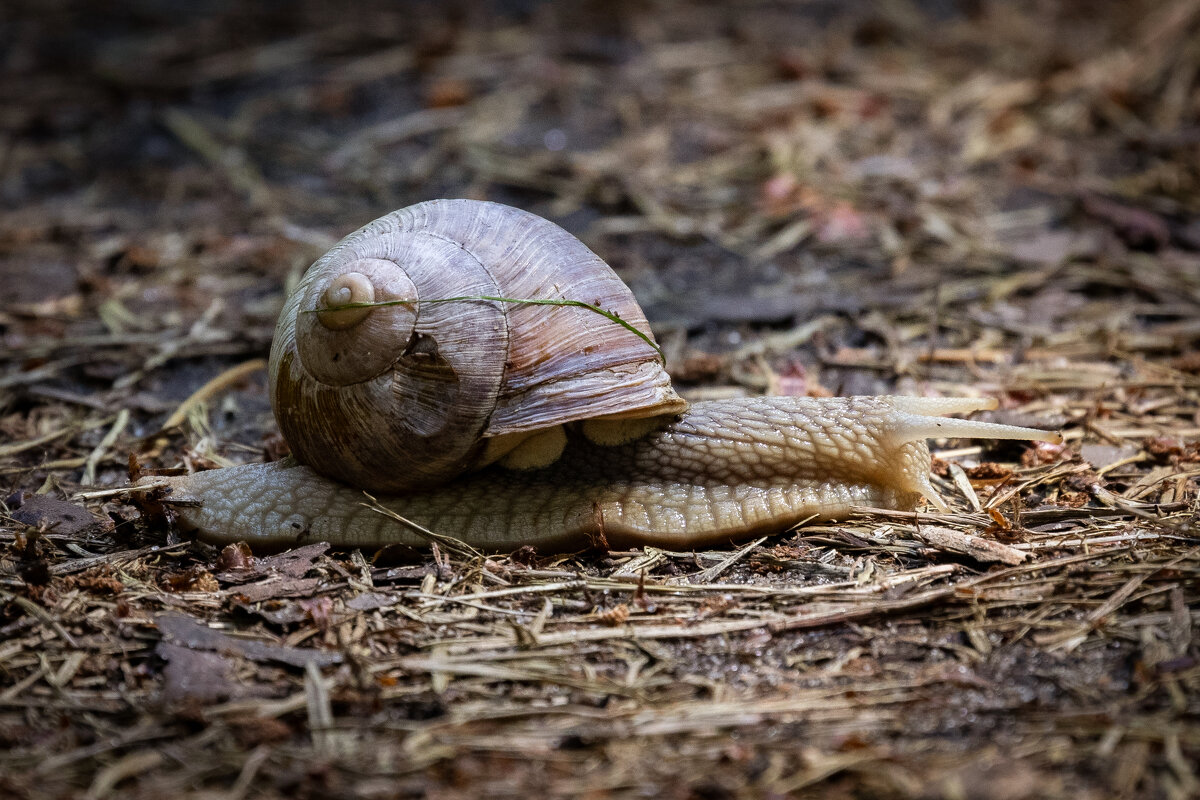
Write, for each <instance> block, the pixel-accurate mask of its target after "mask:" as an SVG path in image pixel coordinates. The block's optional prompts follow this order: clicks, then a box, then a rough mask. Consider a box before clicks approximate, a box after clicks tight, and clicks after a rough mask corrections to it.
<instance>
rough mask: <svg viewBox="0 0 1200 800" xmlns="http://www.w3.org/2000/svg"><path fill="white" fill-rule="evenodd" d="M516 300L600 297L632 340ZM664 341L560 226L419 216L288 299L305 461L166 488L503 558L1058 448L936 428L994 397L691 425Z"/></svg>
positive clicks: (279, 335) (339, 250)
mask: <svg viewBox="0 0 1200 800" xmlns="http://www.w3.org/2000/svg"><path fill="white" fill-rule="evenodd" d="M460 272H461V273H462V274H463V275H465V278H463V279H462V280H461V281H459V279H458V278H457V277H456V276H458V275H459V273H460ZM456 281H459V282H456ZM447 298H459V300H457V301H456V302H440V301H442V300H445V299H447ZM463 298H469V299H463ZM498 298H521V299H533V300H568V301H583V302H585V303H587V304H588V305H591V306H594V307H599V308H603V309H605V310H607V311H609V312H611V313H612V314H614V315H616V316H618V317H619V318H620V319H621V320H623V321H624V323H626V324H625V325H624V326H622V325H616V324H614V323H613V321H612V320H611V319H610V318H606V317H604V316H601V315H599V314H596V313H595V312H594V310H591V309H587V308H580V307H572V306H566V307H564V306H560V305H550V306H546V305H529V304H524V303H510V302H508V301H507V300H500V299H498ZM433 300H437V301H439V302H431V301H433ZM380 302H383V303H387V305H374V304H378V303H380ZM652 341H653V340H652V338H651V337H650V330H649V326H648V324H647V323H646V320H645V317H644V315H643V314H642V312H641V310H640V308H638V306H637V304H636V302H635V301H634V299H633V297H632V294H630V293H629V291H628V289H627V288H626V287H625V285H624V284H623V283H622V282H621V281H620V279H619V278H617V277H616V275H615V274H614V273H613V272H612V270H611V269H610V268H609V267H608V266H607V265H606V264H604V262H602V261H600V259H599V258H597V257H596V256H595V255H594V254H593V253H592V252H591V251H590V250H588V249H587V248H586V247H585V246H584V245H583V244H582V243H580V242H579V241H578V240H576V239H575V238H574V237H572V236H570V235H569V234H567V233H566V232H565V231H563V230H562V229H561V228H558V226H555V225H553V224H552V223H549V222H547V221H545V220H542V219H540V218H538V217H535V216H533V215H531V214H527V213H526V212H522V211H518V210H516V209H512V208H508V207H506V206H500V205H496V204H492V203H479V202H474V201H433V202H430V203H423V204H419V205H417V206H413V207H411V208H409V209H402V210H401V211H397V212H393V213H392V214H389V215H388V216H386V217H383V218H381V219H380V220H376V221H375V222H373V223H371V224H370V225H367V226H366V227H364V228H362V229H360V230H359V231H357V232H355V233H353V234H351V235H350V236H348V237H347V238H346V239H344V240H343V241H342V242H341V243H339V244H338V245H336V246H335V247H334V248H333V250H331V251H330V252H329V253H328V254H326V255H325V256H323V257H322V258H321V259H319V260H318V261H317V262H316V263H315V264H314V265H313V267H312V268H310V270H309V272H308V273H306V275H305V277H304V279H302V281H301V284H300V286H299V287H298V288H297V290H296V292H295V293H294V294H293V295H292V297H291V298H290V299H289V300H288V302H287V304H286V305H285V308H284V312H283V314H282V315H281V318H280V323H279V326H278V328H277V331H276V338H275V342H274V345H273V347H272V358H271V378H270V380H271V393H272V404H273V407H274V410H275V414H276V418H277V419H278V421H279V424H280V427H281V429H282V431H283V433H284V436H285V438H286V439H287V440H288V442H289V444H290V445H291V446H292V449H293V453H294V454H295V457H296V461H286V462H282V463H277V464H259V465H247V466H243V467H233V468H227V469H220V470H212V471H208V472H203V473H197V474H193V475H186V476H181V477H177V478H169V479H166V485H168V486H169V487H170V490H171V493H170V496H169V497H168V501H169V502H171V503H172V504H174V505H175V506H176V508H177V509H178V512H179V518H180V520H181V522H182V523H183V525H184V526H185V527H187V528H191V529H194V530H195V531H197V533H198V534H199V535H200V537H201V538H204V539H206V540H209V541H213V542H219V543H223V542H232V541H239V540H244V541H247V542H250V543H258V544H260V545H263V546H269V547H283V546H290V545H294V544H296V543H299V542H303V541H317V540H324V541H329V542H331V543H333V544H335V545H338V546H346V547H362V548H377V547H381V546H385V545H389V544H407V545H420V544H422V543H423V542H424V541H425V539H424V537H422V536H421V535H419V534H417V533H415V532H414V530H413V526H412V525H409V524H406V523H405V522H404V521H402V520H407V521H409V522H411V523H415V524H416V525H418V526H421V527H423V528H426V529H429V530H432V531H434V532H436V533H438V534H443V535H448V536H452V537H455V538H458V539H461V540H462V541H464V542H466V543H468V544H470V545H473V546H476V547H480V548H483V549H487V550H493V551H504V550H512V549H515V548H517V547H521V546H523V545H534V546H537V547H538V548H539V549H543V550H561V549H577V548H579V547H582V546H586V545H587V544H588V542H589V540H590V541H592V542H606V543H608V544H658V545H667V546H673V547H678V548H687V547H693V546H699V545H704V544H710V543H714V542H719V541H725V540H730V539H737V538H744V537H746V536H751V535H755V534H759V533H769V532H775V531H781V530H784V529H785V528H787V527H789V526H791V525H794V524H796V523H798V522H800V521H803V520H805V519H807V518H812V517H820V518H836V517H840V516H844V515H845V514H846V513H848V512H849V511H850V509H851V508H852V507H854V506H877V507H886V508H896V509H912V508H915V507H916V506H917V505H918V504H919V503H920V502H921V501H922V499H924V500H928V501H929V502H931V503H933V504H934V505H937V506H939V507H944V504H943V503H942V501H941V499H940V498H939V497H938V496H937V493H936V491H935V490H934V489H933V486H932V484H931V483H930V480H929V451H928V448H927V446H926V444H925V439H926V438H928V437H986V438H1009V439H1042V440H1048V441H1054V440H1057V439H1058V438H1059V437H1058V436H1057V434H1053V433H1047V432H1045V431H1040V430H1035V429H1029V428H1019V427H1014V426H1008V425H997V424H993V423H986V422H978V421H970V420H959V419H948V418H944V417H942V416H940V415H941V414H945V413H954V412H964V411H972V410H977V409H981V408H988V407H992V406H994V402H991V401H987V400H983V401H981V400H976V399H956V398H908V397H857V398H829V399H813V398H794V397H777V398H745V399H738V400H728V401H713V402H702V403H695V404H692V405H691V406H690V407H689V406H688V404H687V403H685V402H684V401H683V400H682V399H680V398H679V397H678V396H677V395H676V394H675V392H674V391H673V390H672V389H671V386H670V381H669V378H668V377H667V375H666V372H665V370H663V369H662V366H661V362H660V360H659V357H658V354H657V351H656V350H655V348H653V347H651V346H650V344H649V343H651V342H652ZM380 409H382V411H381V410H380ZM297 462H300V463H297ZM364 489H366V490H370V491H371V492H372V493H373V494H376V495H377V499H378V501H379V503H380V504H381V505H382V506H384V507H386V508H388V509H389V510H391V511H392V512H393V516H384V515H382V514H380V513H378V512H377V511H376V510H372V509H371V508H369V507H368V505H367V504H366V502H365V501H366V498H365V497H364V495H363V490H364ZM396 516H398V517H400V518H402V520H401V519H396V518H395V517H396Z"/></svg>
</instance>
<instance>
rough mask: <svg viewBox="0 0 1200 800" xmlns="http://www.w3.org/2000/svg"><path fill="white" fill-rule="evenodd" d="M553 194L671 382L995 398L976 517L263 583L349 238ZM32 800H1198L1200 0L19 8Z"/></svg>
mask: <svg viewBox="0 0 1200 800" xmlns="http://www.w3.org/2000/svg"><path fill="white" fill-rule="evenodd" d="M437 197H475V198H480V199H490V200H497V201H501V202H506V203H510V204H513V205H517V206H520V207H522V208H525V209H527V210H530V211H533V212H535V213H538V214H541V215H543V216H546V217H548V218H550V219H553V220H554V221H556V222H558V223H559V224H561V225H563V226H564V227H566V228H567V229H568V230H570V231H571V232H572V233H574V234H576V235H578V236H580V237H581V238H582V239H583V240H584V241H585V242H586V243H587V244H588V245H589V246H590V247H592V249H594V250H595V251H596V252H597V253H598V254H599V255H600V256H601V257H603V258H604V259H605V260H607V261H608V262H609V263H610V264H612V265H613V267H614V268H615V269H616V270H617V271H618V273H619V274H620V275H621V276H622V277H623V278H624V279H625V280H626V281H627V282H628V283H629V284H630V286H631V287H632V288H633V289H634V292H635V294H636V295H637V297H638V298H639V300H640V301H641V302H642V304H643V307H644V308H645V310H646V313H647V316H648V317H649V319H650V321H651V323H652V324H653V326H654V330H655V332H656V334H657V336H658V338H659V341H660V342H661V343H662V345H663V348H664V351H665V353H666V354H667V357H668V365H669V368H670V370H671V372H672V375H673V377H674V379H675V380H676V382H677V385H678V386H679V387H680V389H681V391H682V392H683V393H684V394H685V395H686V396H687V397H689V398H700V397H716V396H731V395H739V394H760V393H774V394H799V395H805V394H808V395H818V396H820V395H829V394H879V393H903V394H924V395H958V394H965V395H983V396H990V397H995V398H997V399H998V400H999V401H1000V404H1001V407H1000V410H998V411H996V412H993V413H992V414H991V415H990V418H991V419H995V420H999V421H1004V422H1014V423H1018V424H1030V425H1037V426H1040V427H1050V428H1057V429H1061V430H1062V431H1063V432H1064V434H1065V437H1066V441H1065V444H1064V445H1061V446H1055V445H1036V446H1034V445H1027V444H1024V443H1003V444H997V443H989V442H983V443H980V442H955V441H934V442H932V443H931V446H932V448H933V450H934V453H935V458H934V468H935V475H936V478H935V480H936V482H937V484H938V487H939V489H940V490H941V492H942V494H943V495H944V496H945V497H946V498H947V500H948V501H949V502H950V504H951V506H952V510H951V511H950V512H949V513H936V512H934V511H933V510H928V511H922V512H921V513H920V514H912V513H904V514H901V513H888V512H883V511H871V510H864V511H863V512H862V513H859V514H857V515H856V516H854V517H852V518H851V519H848V520H846V521H844V522H841V523H836V524H833V523H822V524H815V523H814V524H808V525H804V526H801V527H799V528H798V529H796V530H791V531H780V532H779V533H778V534H777V535H774V536H770V537H767V538H764V539H759V540H755V541H750V542H735V543H730V544H729V545H728V546H727V547H723V548H717V549H714V550H708V551H699V552H670V551H663V550H658V549H654V548H645V549H644V550H636V551H627V552H626V551H620V552H600V553H596V552H591V553H580V554H574V555H567V556H557V555H554V554H548V553H529V552H519V553H517V554H514V555H512V556H506V555H495V556H485V557H478V558H476V557H463V556H459V555H456V554H455V553H450V552H446V551H445V550H439V549H437V548H434V549H432V550H431V551H428V552H424V553H422V554H420V555H419V556H418V557H416V559H415V560H413V559H411V558H410V559H409V560H407V561H404V560H396V559H393V558H389V557H388V555H387V554H386V553H385V554H383V555H382V556H377V555H376V554H374V553H361V552H357V551H353V552H338V551H334V550H330V549H328V548H327V547H325V546H324V545H321V544H316V545H310V546H307V547H304V548H301V549H298V550H293V551H289V552H286V553H282V554H277V555H264V556H261V557H257V558H256V557H249V558H247V557H245V555H244V554H242V553H240V551H237V550H236V549H234V550H229V551H226V552H224V553H222V552H221V551H220V550H218V549H216V548H213V547H210V546H208V545H204V544H201V543H197V542H193V541H188V540H186V539H185V538H182V537H181V536H180V535H179V534H178V533H177V532H174V531H171V530H170V529H169V528H168V526H166V525H165V524H164V523H162V522H161V521H155V520H153V519H151V518H149V517H146V516H143V515H142V513H141V511H140V510H139V507H138V505H136V504H135V502H134V496H132V495H131V494H130V493H129V492H128V491H124V488H125V487H127V486H128V485H129V483H128V482H129V474H130V469H131V463H132V462H131V456H132V457H133V461H136V463H137V464H138V467H137V468H138V469H160V468H170V467H185V468H188V469H202V468H208V467H214V466H221V465H227V464H231V463H239V462H247V461H257V460H263V459H273V458H278V457H280V456H281V455H283V454H284V453H285V452H286V444H284V442H283V441H282V439H281V437H280V436H279V433H278V429H277V427H276V425H275V423H274V421H273V420H272V418H271V414H270V408H269V403H268V400H267V397H266V376H265V373H264V371H263V369H262V363H263V362H262V359H264V358H265V356H266V354H267V351H268V349H269V345H270V341H271V336H272V331H273V328H274V323H275V318H276V316H277V314H278V312H279V309H280V307H281V305H282V302H283V298H284V296H285V291H286V287H288V286H289V285H291V284H293V283H294V282H295V281H296V279H297V278H298V276H299V275H300V274H301V273H302V272H303V270H304V269H305V268H306V267H307V265H308V264H309V263H311V262H312V261H313V260H314V259H315V258H316V257H317V256H318V255H320V254H321V253H322V252H324V250H326V249H327V248H328V247H329V246H330V245H331V244H333V243H334V242H335V241H336V240H337V239H338V238H340V237H341V236H343V235H345V234H346V233H348V232H350V231H351V230H353V229H355V228H357V227H359V226H360V225H362V224H364V223H365V222H367V221H369V220H371V219H373V218H375V217H377V216H380V215H382V214H383V213H386V212H387V211H390V210H392V209H395V208H399V207H402V206H405V205H409V204H411V203H414V202H418V201H421V200H427V199H432V198H437ZM0 208H2V209H3V211H2V213H0V279H2V281H0V284H2V285H3V286H4V287H5V290H4V305H3V307H0V492H2V493H0V499H3V501H4V503H5V505H4V508H3V515H2V516H0V795H2V796H5V797H17V798H39V799H40V798H57V797H88V798H104V797H129V798H159V797H168V796H170V797H213V798H217V797H219V798H243V797H265V798H271V797H279V798H285V797H286V798H310V797H311V798H391V797H409V796H426V797H481V796H489V797H528V796H530V795H531V794H533V795H534V796H546V797H565V796H588V797H608V796H645V797H664V798H722V797H737V796H753V797H784V796H794V795H800V794H804V795H806V796H808V795H811V796H821V797H878V798H888V797H896V798H989V799H994V800H1018V798H1057V797H1062V798H1112V797H1117V798H1141V797H1146V798H1172V799H1174V798H1187V797H1197V796H1200V767H1198V766H1197V764H1200V636H1198V635H1197V621H1198V620H1200V529H1198V523H1197V509H1198V505H1200V402H1198V398H1200V0H1163V1H1162V2H1152V1H1151V0H1143V1H1142V2H1115V1H1113V2H1102V3H1085V2H1071V1H1070V0H1063V2H1058V3H1046V2H999V1H996V2H992V1H991V0H974V1H973V2H965V1H964V2H954V1H953V0H945V1H944V2H915V1H914V2H905V0H900V1H898V2H889V3H880V4H874V3H866V2H850V3H840V2H833V1H832V0H828V1H823V0H818V1H816V2H807V3H801V2H796V3H785V2H770V1H768V0H761V1H759V0H750V1H747V2H740V3H729V4H726V3H718V2H712V3H685V2H670V1H669V0H663V2H654V3H632V2H629V3H623V2H618V3H615V4H613V3H599V2H597V3H579V4H574V3H571V4H550V3H544V4H543V3H536V2H532V0H529V1H527V2H521V0H508V2H502V1H501V0H497V2H494V3H491V4H484V3H468V2H461V3H450V4H440V3H432V2H431V3H424V4H420V3H409V4H399V5H398V4H393V3H386V2H381V1H380V2H373V3H355V4H344V3H343V4H324V3H320V2H316V1H315V0H312V1H311V2H305V3H289V4H222V3H216V2H211V3H200V4H196V3H184V2H167V1H164V2H142V3H129V4H127V7H126V9H125V10H124V11H123V12H121V13H115V12H111V11H109V10H104V11H101V10H100V6H99V5H96V4H90V3H85V2H68V1H66V0H63V1H60V2H48V3H46V2H36V3H35V2H32V0H29V1H27V2H17V3H12V4H9V3H6V4H5V7H4V9H2V10H0Z"/></svg>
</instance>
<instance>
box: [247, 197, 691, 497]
mask: <svg viewBox="0 0 1200 800" xmlns="http://www.w3.org/2000/svg"><path fill="white" fill-rule="evenodd" d="M483 297H490V298H517V299H552V300H559V299H562V300H580V301H583V302H586V303H590V304H592V305H595V306H599V307H600V308H603V309H605V310H606V311H609V312H612V313H615V314H617V315H618V316H620V317H621V318H622V319H623V320H624V321H626V322H628V323H629V324H630V325H632V326H633V327H635V328H637V330H639V331H641V332H642V333H644V334H645V335H646V336H650V335H651V333H650V327H649V325H648V324H647V322H646V318H645V316H644V315H643V314H642V312H641V309H640V308H639V307H638V305H637V302H636V301H635V300H634V298H633V295H632V293H631V292H630V291H629V289H628V288H627V287H626V286H625V284H624V283H623V282H622V281H621V280H620V279H619V278H618V277H617V275H616V274H615V273H614V272H613V271H612V269H611V268H610V267H609V266H608V265H607V264H605V263H604V262H603V261H602V260H601V259H600V258H598V257H597V256H596V255H595V254H594V253H593V252H592V251H591V250H589V249H588V248H587V247H586V246H585V245H584V244H583V243H582V242H580V241H579V240H578V239H576V238H575V237H573V236H571V235H570V234H569V233H567V232H566V231H564V230H563V229H562V228H560V227H558V226H557V225H555V224H554V223H552V222H549V221H547V220H544V219H542V218H540V217H537V216H535V215H533V214H530V213H527V212H525V211H521V210H518V209H515V208H511V207H509V206H503V205H499V204H496V203H488V202H478V201H472V200H435V201H431V202H427V203H421V204H418V205H415V206H411V207H409V208H404V209H400V210H399V211H395V212H393V213H391V214H388V215H387V216H385V217H381V218H380V219H377V220H375V221H374V222H372V223H370V224H368V225H366V226H364V227H363V228H360V229H359V230H357V231H355V232H354V233H352V234H350V235H349V236H347V237H346V238H345V239H343V240H342V241H341V242H339V243H338V244H337V245H336V246H334V248H333V249H332V250H330V251H329V252H328V253H326V254H325V255H324V256H322V257H321V258H320V259H319V260H317V261H316V263H314V264H313V265H312V266H311V267H310V268H309V270H308V271H307V272H306V273H305V275H304V277H303V279H302V280H301V281H300V284H299V286H298V287H297V288H296V291H295V292H294V293H293V294H292V295H291V297H290V298H289V299H288V301H287V303H286V304H285V306H284V309H283V312H282V314H281V315H280V320H279V324H278V327H277V328H276V331H275V340H274V344H273V346H272V348H271V362H270V363H271V366H270V386H271V404H272V407H273V409H274V411H275V417H276V419H277V420H278V422H279V426H280V429H281V430H282V432H283V435H284V438H286V439H287V441H288V443H289V444H290V445H291V448H292V451H293V453H294V454H295V456H296V457H297V459H298V460H300V461H301V462H303V463H305V464H308V465H309V466H311V467H312V468H313V469H315V470H316V471H317V472H319V473H321V474H324V475H326V476H329V477H332V478H335V479H337V480H339V481H342V482H344V483H348V484H350V485H352V486H359V487H363V488H365V489H368V490H371V491H375V492H393V493H394V492H403V491H407V490H411V489H414V488H418V487H425V486H431V485H435V484H438V483H441V482H444V481H446V480H448V479H449V478H451V477H453V476H455V475H457V474H459V473H461V472H464V471H469V470H471V469H474V468H477V467H479V466H482V465H484V464H486V463H489V462H490V461H493V460H496V459H497V458H500V457H502V456H504V455H505V453H506V452H508V451H509V450H511V449H512V448H514V447H517V446H519V445H520V444H521V442H522V441H524V440H527V439H528V438H529V437H531V436H534V435H535V434H537V433H538V432H542V431H553V430H555V429H556V428H558V427H559V426H561V425H563V424H564V423H569V422H574V421H579V420H587V419H594V418H614V417H619V418H640V417H652V416H658V415H662V414H675V413H679V412H681V411H683V410H684V409H685V408H686V407H687V404H686V403H685V402H684V401H683V400H682V399H681V398H679V397H678V395H676V394H675V392H674V391H673V390H672V388H671V382H670V378H669V376H668V375H667V373H666V371H665V370H664V369H663V366H662V363H661V361H660V359H659V355H658V353H657V352H656V351H655V350H654V349H653V348H652V347H650V346H649V345H648V343H647V341H646V340H644V339H642V338H640V337H639V336H637V335H636V334H635V333H633V332H632V331H629V330H626V329H625V328H623V327H621V326H619V325H617V324H615V323H614V322H613V321H612V320H610V319H607V318H605V317H604V316H602V315H600V314H597V313H595V312H594V311H592V310H589V309H586V308H579V307H569V306H547V305H530V304H521V303H510V302H502V301H498V300H481V299H465V300H457V301H454V302H429V301H431V300H446V299H448V298H483ZM397 301H404V302H397ZM359 303H392V304H390V305H375V306H369V307H361V306H359V307H354V306H355V304H359ZM347 305H350V306H352V307H350V308H345V306H347ZM489 442H490V443H491V446H489Z"/></svg>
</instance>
